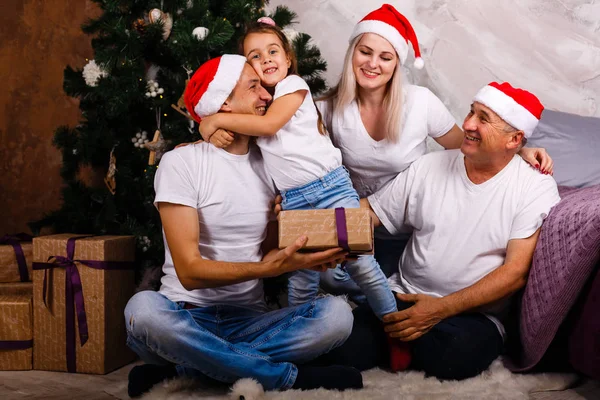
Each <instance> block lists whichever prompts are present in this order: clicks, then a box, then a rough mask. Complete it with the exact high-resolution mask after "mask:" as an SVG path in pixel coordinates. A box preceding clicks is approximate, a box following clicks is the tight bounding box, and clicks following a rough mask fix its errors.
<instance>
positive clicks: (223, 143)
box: [209, 129, 234, 149]
mask: <svg viewBox="0 0 600 400" xmlns="http://www.w3.org/2000/svg"><path fill="white" fill-rule="evenodd" d="M233 138H234V135H233V133H231V132H229V131H226V130H225V129H217V130H216V132H215V133H213V134H212V135H211V136H210V142H209V143H211V144H212V145H213V146H215V147H218V148H220V149H222V148H224V147H227V146H229V145H230V144H231V143H233Z"/></svg>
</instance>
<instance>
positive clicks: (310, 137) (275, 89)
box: [200, 18, 397, 319]
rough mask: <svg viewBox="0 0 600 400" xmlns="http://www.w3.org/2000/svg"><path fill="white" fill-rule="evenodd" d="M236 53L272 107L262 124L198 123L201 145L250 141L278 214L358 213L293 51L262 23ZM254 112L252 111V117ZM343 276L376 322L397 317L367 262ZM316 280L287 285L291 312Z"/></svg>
mask: <svg viewBox="0 0 600 400" xmlns="http://www.w3.org/2000/svg"><path fill="white" fill-rule="evenodd" d="M241 47H242V53H243V55H244V56H245V57H246V58H247V59H248V62H249V63H250V65H251V66H252V67H253V68H254V70H255V71H256V73H257V74H258V77H259V78H260V80H261V83H262V85H263V86H264V87H265V88H267V90H268V91H270V92H271V93H272V95H273V102H272V104H271V106H270V107H269V109H268V110H267V112H266V114H265V115H263V116H260V115H246V114H231V113H217V114H215V115H212V116H209V117H205V118H203V119H202V122H201V123H200V132H201V134H202V137H203V138H204V140H206V141H208V142H211V143H213V144H215V145H218V146H226V145H227V143H228V142H229V141H230V140H231V139H232V138H231V136H230V135H231V134H230V133H227V132H225V131H224V130H228V131H232V132H238V133H241V134H245V135H250V136H256V137H257V140H256V143H257V145H258V146H259V147H260V149H261V152H262V154H263V159H264V163H265V166H266V169H267V172H268V173H269V174H270V175H271V177H272V179H273V181H274V182H275V186H276V187H277V189H279V191H280V192H281V196H282V199H283V200H282V203H281V206H282V208H283V209H284V210H303V209H325V208H335V207H345V208H358V207H360V204H359V197H358V194H357V193H356V191H355V190H354V188H353V187H352V182H351V181H350V176H349V174H348V171H347V170H346V169H345V168H344V167H343V166H342V157H341V153H340V151H339V150H338V149H336V148H335V147H334V146H333V144H332V143H331V140H330V138H329V136H327V135H326V134H325V132H324V130H322V131H321V130H320V129H319V127H320V126H321V124H320V120H319V116H318V113H317V110H316V107H315V105H314V102H313V99H312V96H311V94H310V90H309V87H308V85H307V84H306V82H305V81H304V80H303V79H302V78H301V77H300V76H298V75H297V72H296V60H295V55H294V53H293V51H292V46H291V44H290V42H289V41H288V39H287V38H286V37H285V35H284V34H283V32H282V31H281V29H280V28H279V27H277V26H275V23H274V22H273V21H272V20H271V19H270V18H261V19H259V21H258V23H257V24H255V25H254V26H252V27H250V28H249V29H248V30H247V32H246V35H245V36H244V38H243V41H242V46H241ZM260 112H262V110H256V114H259V113H260ZM322 132H323V133H322ZM213 135H214V137H213ZM346 270H347V271H348V273H349V274H350V276H351V277H352V279H353V280H354V281H355V282H356V283H357V284H358V286H359V287H360V288H361V289H362V291H363V293H364V294H365V295H366V297H367V301H368V303H369V305H370V306H371V308H372V309H373V311H374V312H375V314H376V315H377V316H378V317H379V318H380V319H381V318H382V317H383V316H384V315H386V314H388V313H391V312H395V311H397V308H396V300H395V299H394V296H393V294H392V292H391V290H390V288H389V286H388V283H387V279H386V278H385V275H384V274H383V272H382V271H381V269H380V267H379V264H377V262H376V261H375V258H374V257H373V256H368V255H364V256H360V257H358V259H357V260H355V261H349V262H348V263H347V264H346ZM319 278H320V275H319V273H318V272H316V271H312V270H301V271H297V272H296V273H294V274H293V275H292V276H291V277H290V279H289V295H288V296H289V304H290V305H298V304H302V303H305V302H307V301H311V300H312V299H314V298H315V297H316V295H317V291H318V287H319Z"/></svg>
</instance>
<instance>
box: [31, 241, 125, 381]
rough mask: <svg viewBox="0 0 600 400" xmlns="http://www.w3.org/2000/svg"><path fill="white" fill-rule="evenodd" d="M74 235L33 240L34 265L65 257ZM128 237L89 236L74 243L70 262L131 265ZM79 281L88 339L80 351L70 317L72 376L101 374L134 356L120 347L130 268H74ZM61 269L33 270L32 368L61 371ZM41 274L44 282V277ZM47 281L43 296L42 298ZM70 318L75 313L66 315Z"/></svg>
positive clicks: (63, 364)
mask: <svg viewBox="0 0 600 400" xmlns="http://www.w3.org/2000/svg"><path fill="white" fill-rule="evenodd" d="M77 236H78V235H73V234H59V235H50V236H42V237H37V238H34V240H33V260H34V263H45V262H47V260H48V258H49V257H53V256H62V257H66V256H67V250H66V249H67V240H68V239H69V238H72V237H77ZM79 236H81V235H79ZM134 257H135V238H134V237H133V236H93V237H84V238H80V239H78V240H76V242H75V254H74V257H73V259H74V260H96V261H116V262H133V261H134ZM75 264H76V265H77V269H78V271H79V275H80V277H81V286H82V290H83V298H84V302H85V312H86V318H87V326H88V333H89V338H88V340H87V342H86V343H85V344H84V345H83V346H82V345H81V340H80V337H79V329H78V324H77V316H76V315H74V321H75V323H74V326H75V330H76V332H75V348H76V358H75V360H76V368H75V371H71V372H81V373H90V374H105V373H108V372H110V371H112V370H115V369H117V368H119V367H121V366H123V365H126V364H128V363H130V362H131V361H133V360H134V359H135V355H134V353H133V352H132V351H130V350H129V348H128V347H127V346H126V344H125V341H126V331H125V318H124V316H123V312H124V309H125V305H126V304H127V301H128V300H129V298H130V297H131V296H132V295H133V293H134V289H135V282H134V271H133V269H126V270H120V269H95V268H91V267H88V266H86V265H83V264H81V263H77V262H76V263H75ZM65 274H66V272H65V268H52V269H46V270H37V269H35V268H34V271H33V320H34V333H33V337H34V347H33V367H34V369H36V370H51V371H67V370H68V368H67V356H66V350H67V344H66V334H67V331H66V326H65V324H66V310H65V301H66V297H65V290H66V287H65V286H66V284H65ZM45 275H46V278H45ZM45 279H47V282H46V285H47V295H46V299H44V296H43V287H44V280H45ZM71 312H73V313H75V311H74V310H73V311H71Z"/></svg>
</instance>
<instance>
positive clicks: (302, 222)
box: [279, 208, 373, 254]
mask: <svg viewBox="0 0 600 400" xmlns="http://www.w3.org/2000/svg"><path fill="white" fill-rule="evenodd" d="M344 212H345V218H346V230H347V232H348V247H349V248H350V252H351V253H352V254H373V221H372V219H371V214H370V211H369V210H368V209H364V208H346V209H344ZM303 234H306V235H307V236H308V242H307V243H306V245H305V246H304V247H303V249H306V250H312V251H319V250H326V249H331V248H334V247H338V246H339V243H338V231H337V224H336V216H335V209H326V210H289V211H281V212H280V213H279V248H284V247H287V246H289V245H291V244H293V243H294V242H295V241H296V239H298V237H300V236H301V235H303Z"/></svg>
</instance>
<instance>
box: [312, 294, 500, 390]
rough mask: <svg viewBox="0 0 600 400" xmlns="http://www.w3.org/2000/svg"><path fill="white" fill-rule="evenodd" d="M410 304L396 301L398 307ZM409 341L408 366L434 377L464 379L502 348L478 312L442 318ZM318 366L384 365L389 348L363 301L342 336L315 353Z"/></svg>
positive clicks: (482, 368)
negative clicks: (321, 352)
mask: <svg viewBox="0 0 600 400" xmlns="http://www.w3.org/2000/svg"><path fill="white" fill-rule="evenodd" d="M410 306H412V303H405V302H402V301H398V309H399V310H403V309H406V308H408V307H410ZM408 343H410V344H411V352H412V362H411V364H410V367H409V368H410V369H414V370H419V371H424V372H425V374H426V375H428V376H435V377H437V378H439V379H457V380H460V379H466V378H471V377H473V376H476V375H479V374H480V373H481V372H483V371H485V370H486V369H487V368H488V367H489V365H490V364H491V363H492V361H494V360H495V359H496V358H497V357H498V356H499V355H500V354H502V351H503V347H504V346H503V340H502V336H501V335H500V333H499V332H498V329H497V328H496V325H495V324H494V323H493V322H492V321H490V320H489V319H488V318H486V317H485V316H484V315H483V314H479V313H472V314H461V315H457V316H454V317H451V318H448V319H445V320H443V321H441V322H440V323H438V324H437V325H436V326H435V327H433V328H432V329H431V330H430V331H429V332H427V333H426V334H425V335H423V336H421V337H420V338H418V339H416V340H413V341H411V342H408ZM315 363H316V364H319V365H333V364H341V365H349V366H353V367H355V368H357V369H359V370H361V371H364V370H367V369H370V368H374V367H382V368H388V367H389V351H388V346H387V340H386V338H385V333H384V331H383V325H382V323H381V321H379V319H377V317H376V316H375V315H374V314H373V312H372V311H371V310H370V309H369V307H368V306H366V305H361V306H359V307H357V308H356V309H355V310H354V326H353V329H352V334H351V335H350V337H349V338H348V340H347V341H346V342H345V343H344V344H343V345H342V346H340V347H338V348H336V349H334V350H332V351H331V352H329V353H328V354H325V355H323V356H321V357H319V358H318V359H317V360H316V361H315Z"/></svg>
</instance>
